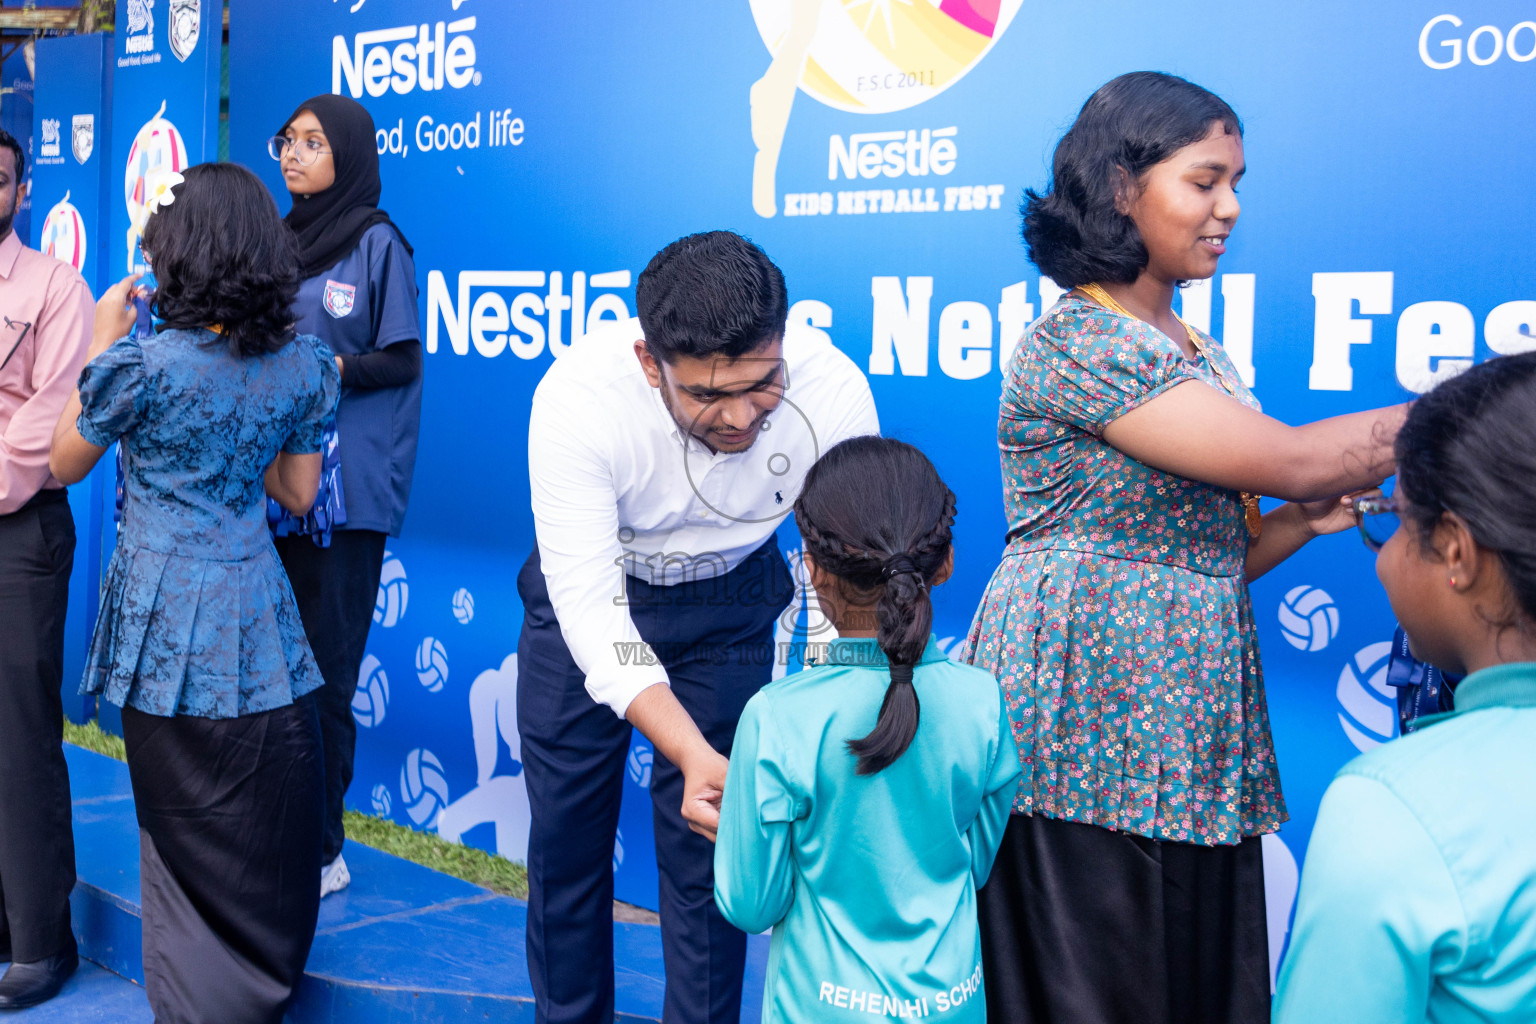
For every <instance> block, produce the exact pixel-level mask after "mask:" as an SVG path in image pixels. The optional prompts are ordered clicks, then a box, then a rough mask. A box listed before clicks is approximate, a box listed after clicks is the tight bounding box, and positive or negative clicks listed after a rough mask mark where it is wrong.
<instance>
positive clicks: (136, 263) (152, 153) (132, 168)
mask: <svg viewBox="0 0 1536 1024" xmlns="http://www.w3.org/2000/svg"><path fill="white" fill-rule="evenodd" d="M164 113H165V101H164V100H161V101H160V109H159V110H156V111H155V116H154V117H152V118H150V119H149V120H148V121H146V122H144V125H143V127H141V128H140V129H139V130H138V133H137V134H135V135H134V137H133V145H132V146H130V147H129V149H128V166H127V167H126V168H125V170H124V177H123V199H124V201H125V202H126V203H127V205H128V240H127V241H128V267H129V268H130V269H142V261H141V260H140V259H139V238H140V237H141V236H143V234H144V226H145V225H146V224H147V223H149V211H150V200H151V199H153V198H155V197H157V196H159V195H160V194H161V193H162V192H164V191H165V190H166V189H167V188H169V187H170V186H171V184H172V183H173V181H174V180H175V179H173V178H172V177H171V175H173V174H177V175H179V174H180V173H181V172H182V171H184V170H186V169H187V164H188V156H187V144H186V142H185V141H184V140H183V139H182V137H181V132H179V131H177V130H176V126H175V125H174V124H172V123H171V122H169V121H167V120H166V119H165V118H164V117H163V116H161V115H163V114H164Z"/></svg>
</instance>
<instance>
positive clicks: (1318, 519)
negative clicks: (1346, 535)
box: [1296, 487, 1381, 537]
mask: <svg viewBox="0 0 1536 1024" xmlns="http://www.w3.org/2000/svg"><path fill="white" fill-rule="evenodd" d="M1379 494H1381V488H1379V487H1372V488H1369V489H1368V490H1364V491H1355V492H1354V493H1352V494H1345V495H1341V496H1340V497H1337V498H1324V499H1323V500H1322V501H1299V502H1297V503H1296V507H1297V508H1299V509H1301V514H1302V516H1303V517H1304V518H1305V520H1306V524H1307V527H1308V528H1309V529H1310V530H1311V531H1312V533H1313V535H1314V536H1318V537H1322V536H1325V535H1327V534H1330V533H1343V532H1344V531H1345V530H1352V529H1354V527H1355V525H1356V524H1358V523H1359V522H1360V514H1359V512H1357V511H1356V510H1355V502H1357V501H1359V500H1360V499H1361V498H1374V497H1376V496H1377V495H1379Z"/></svg>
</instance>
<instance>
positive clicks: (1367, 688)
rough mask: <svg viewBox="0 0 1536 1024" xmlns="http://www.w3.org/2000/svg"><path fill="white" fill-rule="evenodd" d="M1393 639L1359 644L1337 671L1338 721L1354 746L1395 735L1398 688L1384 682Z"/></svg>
mask: <svg viewBox="0 0 1536 1024" xmlns="http://www.w3.org/2000/svg"><path fill="white" fill-rule="evenodd" d="M1391 655H1392V643H1391V641H1389V640H1383V641H1381V642H1379V643H1374V644H1369V645H1367V646H1365V647H1362V648H1360V650H1359V651H1357V652H1356V653H1355V656H1354V657H1353V658H1351V659H1350V660H1349V661H1348V662H1346V663H1345V665H1344V669H1343V671H1341V672H1340V673H1339V685H1338V688H1337V689H1336V691H1335V692H1336V694H1337V696H1338V698H1339V706H1340V707H1341V708H1342V710H1341V711H1340V712H1339V724H1340V725H1341V726H1343V727H1344V734H1345V735H1346V736H1348V737H1349V741H1350V742H1351V743H1353V744H1354V745H1355V748H1356V749H1357V750H1361V751H1365V750H1370V749H1371V748H1373V747H1379V746H1381V745H1382V744H1383V743H1385V742H1386V741H1387V740H1389V739H1391V738H1392V737H1393V736H1395V735H1397V691H1396V690H1395V689H1394V688H1393V687H1391V686H1389V685H1388V684H1387V665H1388V663H1389V661H1390V660H1391Z"/></svg>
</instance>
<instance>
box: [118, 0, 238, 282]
mask: <svg viewBox="0 0 1536 1024" xmlns="http://www.w3.org/2000/svg"><path fill="white" fill-rule="evenodd" d="M223 13H224V12H223V6H222V5H221V4H219V3H218V2H216V0H117V21H116V32H115V33H114V37H115V40H114V41H115V47H114V50H115V56H114V62H113V70H114V78H113V96H112V124H113V127H114V129H115V130H114V131H113V133H112V148H111V154H112V158H111V169H110V170H109V174H111V175H114V181H115V183H116V184H117V186H118V187H119V189H120V191H117V192H115V196H116V198H115V199H114V200H113V201H112V202H111V203H110V204H109V206H110V211H111V220H110V226H109V228H108V232H107V234H108V236H109V237H108V238H106V239H104V244H105V246H106V248H105V250H104V251H105V252H106V254H107V257H108V260H109V262H108V263H107V270H106V273H107V276H108V280H109V281H115V280H117V279H118V278H121V277H122V276H123V275H124V274H127V273H130V272H131V271H135V270H143V256H142V253H140V252H139V238H140V236H141V235H142V234H143V231H144V224H145V222H146V221H147V220H148V218H149V211H148V209H147V207H146V205H145V204H146V203H147V202H148V201H149V199H150V198H151V197H152V196H153V195H155V194H156V193H157V192H159V191H160V190H162V189H164V188H165V187H166V182H167V175H169V174H172V173H179V172H181V171H184V170H186V169H187V168H188V167H189V166H191V165H192V164H195V163H201V162H203V161H205V160H215V159H217V158H218V152H219V148H218V147H219V72H220V53H221V48H222V38H223ZM117 175H121V180H117V179H116V178H115V176H117Z"/></svg>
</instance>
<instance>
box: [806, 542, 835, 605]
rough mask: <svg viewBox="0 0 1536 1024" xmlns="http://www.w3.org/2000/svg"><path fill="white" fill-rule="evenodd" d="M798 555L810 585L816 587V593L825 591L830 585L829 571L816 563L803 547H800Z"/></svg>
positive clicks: (813, 557)
mask: <svg viewBox="0 0 1536 1024" xmlns="http://www.w3.org/2000/svg"><path fill="white" fill-rule="evenodd" d="M800 557H801V559H802V560H803V562H804V565H805V575H806V578H807V579H809V580H810V581H811V586H813V587H815V588H816V593H818V594H824V593H826V592H827V591H828V590H829V589H830V588H831V586H832V575H831V573H829V572H827V571H826V570H825V569H823V568H822V567H821V566H820V565H818V564H817V562H816V558H815V556H813V555H812V554H811V553H810V552H809V551H806V550H804V549H803V548H802V549H801V552H800Z"/></svg>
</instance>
